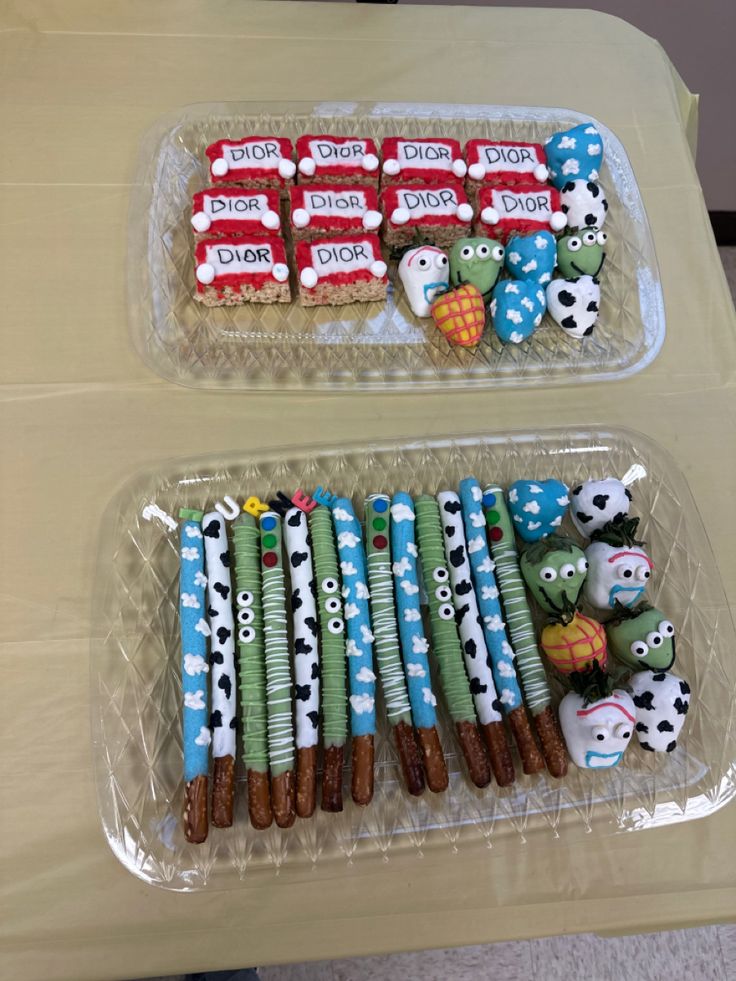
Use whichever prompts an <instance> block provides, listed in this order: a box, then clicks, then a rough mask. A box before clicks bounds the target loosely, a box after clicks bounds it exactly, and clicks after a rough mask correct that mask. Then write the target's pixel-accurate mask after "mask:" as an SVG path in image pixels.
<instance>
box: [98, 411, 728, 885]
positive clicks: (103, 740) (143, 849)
mask: <svg viewBox="0 0 736 981" xmlns="http://www.w3.org/2000/svg"><path fill="white" fill-rule="evenodd" d="M632 466H637V467H638V468H639V473H640V474H641V476H640V479H638V480H637V481H636V483H635V484H634V485H633V487H632V491H633V494H634V503H633V506H632V514H638V515H640V516H641V518H642V526H641V531H642V537H644V538H645V539H646V540H647V543H648V546H649V553H650V555H651V557H652V559H653V560H654V563H655V568H656V571H655V575H654V580H653V585H652V587H651V588H650V591H649V598H650V600H651V602H653V603H655V604H656V605H657V606H659V607H660V608H661V609H662V610H663V611H666V613H667V616H669V617H670V618H671V619H672V620H673V621H674V623H675V626H676V629H677V631H678V644H677V651H678V660H677V664H676V666H675V670H676V672H677V673H678V674H679V675H681V676H682V677H684V678H686V679H687V680H688V681H689V683H690V685H691V687H692V690H693V696H692V705H691V709H690V713H689V715H688V718H687V720H686V723H685V727H684V729H683V732H682V735H681V736H680V739H679V741H678V746H677V749H676V750H675V751H674V752H673V753H672V754H670V755H667V754H652V753H646V752H644V751H643V750H641V749H640V748H639V746H638V745H637V744H636V742H635V741H632V744H631V746H630V747H629V749H628V750H627V752H626V755H625V757H624V759H623V762H622V763H621V765H620V766H619V767H617V768H616V769H614V770H607V771H580V770H578V769H576V768H575V767H574V766H572V765H571V766H570V770H569V773H568V776H567V777H566V778H565V779H564V780H562V781H557V780H554V779H553V778H551V777H549V776H547V775H546V774H540V775H537V776H534V777H526V776H524V775H523V774H521V773H520V766H518V761H517V779H516V783H515V784H514V785H513V786H511V787H509V788H506V789H503V790H499V788H498V787H497V786H495V784H492V785H491V786H490V787H489V788H487V789H486V790H476V789H475V788H474V787H473V786H472V785H471V784H470V782H469V780H467V779H466V777H465V775H464V773H463V772H462V765H461V762H460V760H459V759H458V755H457V750H456V744H455V740H454V738H453V727H452V725H451V723H450V722H449V719H448V716H447V714H446V712H445V711H444V706H443V704H442V698H441V697H440V700H439V703H440V712H441V714H440V735H441V739H442V743H443V746H444V748H445V751H446V753H447V761H448V767H449V771H450V787H449V790H448V791H447V792H446V793H444V794H438V795H434V794H432V793H430V792H429V791H425V793H424V795H423V796H422V797H421V798H419V799H416V798H411V797H409V796H408V794H407V793H406V792H405V790H404V789H403V783H402V781H401V780H400V777H399V769H398V761H397V759H396V755H395V751H394V747H393V742H392V741H391V740H390V739H389V738H388V733H387V726H386V722H385V715H384V713H383V711H382V709H381V704H380V702H379V705H378V713H377V714H378V719H379V729H378V734H377V738H376V792H375V798H374V800H373V803H372V804H371V805H370V806H369V807H367V808H365V809H360V808H358V807H356V806H355V805H353V803H352V801H351V800H350V793H349V774H348V773H347V772H346V774H345V776H346V783H345V810H344V812H343V813H342V814H326V813H323V812H321V811H319V810H317V812H316V813H315V815H314V817H313V818H311V819H309V820H306V821H304V820H299V819H297V823H296V824H295V826H294V827H293V828H291V829H290V830H288V831H281V830H279V829H278V828H276V827H275V826H274V827H271V828H270V829H269V830H268V831H265V832H264V831H260V832H259V831H254V830H253V829H252V828H251V827H250V825H249V823H248V818H247V807H246V800H245V774H244V772H243V767H242V763H240V764H239V769H238V772H237V780H238V784H237V792H236V817H235V825H234V827H232V828H230V829H227V830H218V829H216V828H211V829H210V834H209V838H208V840H207V841H206V843H205V844H203V845H191V844H188V843H187V842H186V841H185V840H184V836H183V833H182V828H181V813H182V806H183V803H182V802H183V783H182V773H181V771H182V746H181V736H180V730H181V713H180V702H181V680H180V676H179V660H180V652H179V621H178V572H179V556H178V534H177V531H176V530H169V529H167V527H166V525H165V523H164V522H162V521H161V520H159V519H158V518H154V519H153V520H145V519H144V509H146V508H147V507H149V506H151V505H155V506H156V507H157V508H160V509H161V511H162V512H165V513H167V514H168V515H176V514H177V513H178V509H179V508H180V507H196V508H203V507H211V506H212V505H213V503H214V502H215V501H218V500H222V499H223V497H224V496H225V495H226V494H231V495H234V496H237V497H239V498H240V500H241V501H242V500H243V499H244V496H245V495H248V494H256V495H259V496H261V497H266V496H267V495H272V494H273V493H275V491H277V490H279V489H281V490H284V491H292V492H293V490H295V489H296V488H299V487H301V488H304V489H305V490H306V491H307V492H309V491H310V490H313V489H314V488H315V487H316V486H317V485H318V484H320V485H322V486H323V487H327V488H330V489H331V490H332V491H333V492H337V493H340V494H347V495H351V496H352V497H353V500H354V502H355V504H356V509H357V510H358V513H359V514H360V515H361V516H362V507H361V505H362V501H363V498H364V495H366V494H368V493H372V492H377V491H387V492H392V491H394V490H397V489H404V490H406V491H409V492H410V493H412V494H418V493H420V492H430V493H435V492H437V491H438V490H441V489H443V488H457V485H458V483H459V481H460V480H461V479H462V478H463V477H465V476H468V475H471V474H472V475H475V476H476V477H477V478H478V479H479V480H480V481H481V483H483V482H484V481H491V480H498V481H500V482H501V483H502V484H508V483H510V482H511V481H512V480H514V479H516V478H519V477H536V478H537V479H542V478H547V477H558V478H560V479H562V480H564V481H565V482H566V483H567V484H568V485H569V486H574V485H575V484H576V483H579V482H581V481H583V480H585V479H586V478H588V477H598V478H600V477H604V476H609V475H618V476H623V474H624V473H625V472H626V471H628V470H629V469H630V468H631V467H632ZM145 513H146V514H149V515H150V511H145ZM565 525H566V526H569V527H567V529H565V526H563V530H567V531H568V532H570V531H572V534H573V535H575V532H574V531H573V530H572V525H571V524H570V523H569V518H568V519H566V522H565ZM576 537H577V536H576ZM96 581H97V593H96V597H95V611H96V615H97V617H98V618H99V622H98V623H97V624H96V628H97V629H96V631H95V635H94V636H95V637H96V638H97V639H96V640H95V641H94V642H93V646H92V657H91V685H92V712H93V719H92V725H93V746H94V761H95V769H96V778H97V790H98V803H99V812H100V819H101V821H102V826H103V829H104V833H105V836H106V838H107V840H108V842H109V844H110V846H111V848H112V850H113V851H114V853H115V854H116V855H117V857H118V858H119V859H120V861H121V862H122V863H123V864H124V865H125V867H126V868H128V869H129V870H130V871H131V872H133V873H134V874H135V875H137V876H139V877H140V878H142V879H144V880H145V881H147V882H150V883H153V884H156V885H159V886H163V887H166V888H168V889H176V890H191V889H201V888H204V887H206V886H211V887H215V888H229V887H234V886H238V885H239V884H240V883H241V882H242V881H243V880H245V879H248V880H249V881H251V880H252V879H253V877H256V878H257V877H259V876H263V875H269V876H271V875H273V874H274V872H276V871H278V870H286V869H288V870H289V871H290V873H292V872H293V874H296V875H299V874H308V875H311V876H314V875H324V876H325V877H327V876H332V875H343V874H351V873H354V872H355V871H356V870H357V869H359V868H361V867H364V868H365V867H366V866H370V865H371V862H372V860H373V861H376V860H378V861H380V860H381V859H392V858H394V857H396V858H397V859H398V858H399V856H404V855H411V854H425V855H426V854H428V853H429V852H430V851H431V852H432V853H433V854H439V853H441V852H442V851H443V850H444V852H445V853H448V852H450V851H451V850H453V849H459V848H468V847H473V846H475V847H478V846H482V845H483V844H486V845H493V846H494V847H498V846H503V847H509V848H516V847H520V846H521V844H522V842H523V841H524V840H525V839H526V838H528V837H529V836H530V835H546V836H548V837H549V838H550V840H551V839H552V838H553V837H555V836H564V837H565V838H566V839H571V838H574V837H575V836H576V835H582V834H585V833H589V832H595V833H597V834H611V833H614V832H617V831H633V830H637V829H641V828H652V827H656V826H662V825H666V824H670V823H673V822H678V821H688V820H691V819H693V818H697V817H702V816H704V815H707V814H711V813H713V812H714V811H716V810H717V809H718V808H719V807H721V806H723V805H724V804H725V803H726V802H727V801H729V800H730V799H731V798H732V797H733V795H734V760H736V736H735V735H734V691H736V664H735V662H734V659H733V651H734V649H735V641H736V638H735V637H734V627H733V622H732V621H731V619H730V615H729V611H728V607H727V604H726V599H725V596H724V593H723V587H722V585H721V581H720V578H719V575H718V571H717V569H716V566H715V563H714V559H713V555H712V553H711V549H710V546H709V543H708V541H707V538H706V534H705V530H704V528H703V525H702V522H701V519H700V516H699V514H698V511H697V508H696V506H695V504H694V502H693V499H692V496H691V494H690V491H689V489H688V487H687V484H686V482H685V479H684V477H683V476H682V474H681V473H680V471H679V469H678V468H677V466H676V464H675V463H674V461H673V460H672V459H671V458H670V457H669V456H668V455H667V454H665V453H664V452H663V451H662V450H661V449H660V448H659V447H658V446H656V444H654V443H652V442H650V441H649V440H648V439H646V438H645V437H643V436H640V435H639V434H635V433H631V432H628V431H623V430H618V431H611V432H607V431H603V430H592V431H580V432H570V431H567V432H560V431H548V432H540V433H511V434H508V435H495V436H481V435H479V436H469V437H466V438H462V439H459V438H456V439H438V440H432V441H416V442H400V443H397V444H394V445H390V444H386V443H382V444H371V445H361V446H332V447H313V448H303V447H300V448H294V447H292V448H286V449H277V450H272V451H264V452H261V451H258V452H257V453H254V454H245V453H244V454H243V455H242V456H239V457H233V458H215V459H212V458H209V459H208V458H203V459H195V460H185V461H179V462H171V463H169V464H163V465H161V466H160V467H159V468H157V469H155V470H151V471H148V472H146V473H142V474H140V475H138V476H136V477H134V478H133V479H131V480H130V481H129V482H128V483H127V484H126V485H125V486H124V487H123V489H122V490H121V491H120V492H119V494H118V495H117V496H116V497H115V499H114V500H113V501H112V502H111V504H110V506H109V508H108V510H107V513H106V516H105V518H104V523H103V529H102V540H101V549H100V555H99V569H98V575H97V577H96ZM560 694H561V692H560V689H559V688H558V689H557V691H556V695H557V696H559V695H560ZM346 759H349V752H348V753H346Z"/></svg>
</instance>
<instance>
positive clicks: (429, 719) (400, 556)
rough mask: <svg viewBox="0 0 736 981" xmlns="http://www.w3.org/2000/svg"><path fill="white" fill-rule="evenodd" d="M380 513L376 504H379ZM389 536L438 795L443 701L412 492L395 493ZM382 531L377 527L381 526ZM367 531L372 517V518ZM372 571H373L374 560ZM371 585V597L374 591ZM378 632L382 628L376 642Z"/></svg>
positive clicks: (406, 657)
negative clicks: (432, 663)
mask: <svg viewBox="0 0 736 981" xmlns="http://www.w3.org/2000/svg"><path fill="white" fill-rule="evenodd" d="M374 511H375V504H374ZM389 511H390V526H389V532H388V533H387V534H388V537H389V538H390V544H391V558H392V559H393V564H392V566H391V571H392V573H393V577H394V587H395V588H394V594H395V597H396V619H397V622H398V629H399V638H400V641H401V656H402V659H403V662H404V670H405V672H406V683H407V687H408V689H409V702H410V703H411V714H412V718H413V720H414V725H415V727H416V730H417V736H418V737H419V745H420V747H421V749H422V757H423V759H424V769H425V772H426V774H427V785H428V787H429V789H430V790H432V791H434V792H435V793H439V792H440V791H443V790H446V789H447V784H448V776H447V764H446V763H445V754H444V753H443V751H442V744H441V743H440V737H439V733H438V732H437V712H436V710H435V706H436V704H437V699H436V698H435V695H434V692H433V691H432V679H431V678H430V674H429V660H428V658H427V651H428V650H429V642H428V640H427V638H426V637H425V635H424V625H423V623H422V613H421V606H420V601H419V581H418V578H417V555H418V552H417V546H416V543H415V541H414V522H415V514H414V504H413V502H412V499H411V497H409V495H408V494H405V493H403V492H399V493H398V494H394V496H393V498H392V500H391V506H390V509H389ZM380 522H382V523H381V524H380V527H379V525H378V524H377V523H380ZM371 526H372V530H374V531H379V532H382V531H383V530H384V529H385V528H386V527H387V525H386V519H385V515H383V516H381V515H378V516H377V517H374V518H373V519H372V521H371ZM366 527H368V517H367V516H366ZM368 562H369V566H368V569H369V572H370V558H369V560H368ZM373 592H374V590H373V586H372V585H371V593H373ZM377 639H378V630H376V640H377Z"/></svg>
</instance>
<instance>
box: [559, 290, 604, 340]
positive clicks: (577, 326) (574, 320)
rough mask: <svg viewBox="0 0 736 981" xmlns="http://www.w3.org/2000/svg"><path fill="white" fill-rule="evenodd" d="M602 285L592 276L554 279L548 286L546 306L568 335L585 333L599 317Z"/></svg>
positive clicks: (589, 332) (591, 331) (589, 330)
mask: <svg viewBox="0 0 736 981" xmlns="http://www.w3.org/2000/svg"><path fill="white" fill-rule="evenodd" d="M600 302H601V288H600V286H599V285H598V280H597V279H595V278H594V277H593V276H578V277H576V278H575V279H553V280H552V282H551V283H550V284H549V286H548V287H547V309H548V310H549V312H550V315H551V316H552V319H553V320H554V321H555V322H556V323H557V324H559V326H560V327H562V329H563V330H564V331H565V333H566V334H569V335H570V337H577V338H580V337H588V335H590V334H592V333H593V327H594V326H595V322H596V320H597V319H598V311H599V309H600Z"/></svg>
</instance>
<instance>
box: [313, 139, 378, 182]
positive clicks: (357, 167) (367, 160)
mask: <svg viewBox="0 0 736 981" xmlns="http://www.w3.org/2000/svg"><path fill="white" fill-rule="evenodd" d="M296 157H297V168H298V170H299V181H300V183H309V182H311V181H315V182H316V183H319V181H320V180H321V179H325V178H329V179H331V180H339V181H341V182H342V181H344V182H346V183H350V181H351V180H357V181H360V182H361V183H362V182H363V181H368V182H370V183H377V182H378V175H379V162H378V150H377V149H376V144H375V143H374V142H373V140H369V139H364V138H363V137H356V136H328V135H313V134H307V135H305V136H300V137H299V139H298V140H297V141H296Z"/></svg>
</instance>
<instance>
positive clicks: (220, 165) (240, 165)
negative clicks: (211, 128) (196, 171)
mask: <svg viewBox="0 0 736 981" xmlns="http://www.w3.org/2000/svg"><path fill="white" fill-rule="evenodd" d="M293 152H294V151H293V147H292V145H291V140H287V139H284V138H282V137H277V136H247V137H245V138H244V139H242V140H218V141H217V142H216V143H212V144H211V145H210V146H208V147H207V149H206V150H205V153H206V154H207V157H208V159H209V161H210V176H211V178H212V180H213V181H214V182H215V183H222V184H243V183H245V184H248V183H251V182H253V181H269V182H270V183H271V184H272V186H273V187H284V185H285V184H286V183H287V182H288V181H291V180H292V179H293V177H294V174H295V173H296V165H295V163H294V161H293V160H292V156H293Z"/></svg>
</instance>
